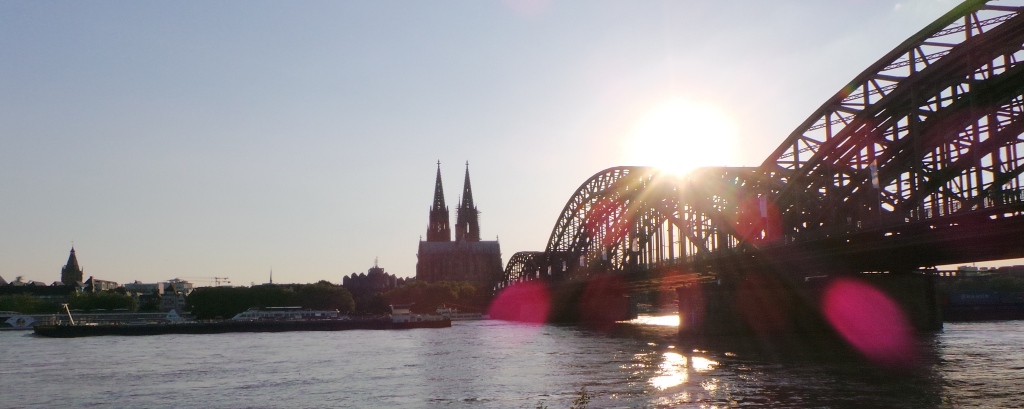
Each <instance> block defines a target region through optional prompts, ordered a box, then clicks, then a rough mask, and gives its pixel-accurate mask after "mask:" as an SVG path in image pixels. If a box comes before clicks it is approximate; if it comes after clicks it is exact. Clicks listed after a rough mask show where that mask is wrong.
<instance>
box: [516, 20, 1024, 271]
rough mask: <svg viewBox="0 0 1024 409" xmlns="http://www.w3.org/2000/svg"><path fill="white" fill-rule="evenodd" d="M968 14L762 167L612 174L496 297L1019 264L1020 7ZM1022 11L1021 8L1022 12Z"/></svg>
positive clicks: (583, 191) (566, 215)
mask: <svg viewBox="0 0 1024 409" xmlns="http://www.w3.org/2000/svg"><path fill="white" fill-rule="evenodd" d="M1010 3H1011V2H1003V1H968V2H965V3H963V4H961V5H960V6H958V7H957V8H955V9H954V10H952V11H950V12H949V13H947V14H946V15H944V16H942V17H941V18H939V19H938V20H936V21H935V22H933V23H932V24H930V25H929V26H928V27H926V28H925V29H923V30H921V31H920V32H918V33H917V34H915V35H914V36H912V37H911V38H909V39H907V40H906V41H904V42H903V43H902V44H900V45H899V46H897V47H896V48H895V49H894V50H893V51H891V52H889V53H888V54H886V55H885V56H884V57H882V58H881V59H880V60H878V61H877V62H875V63H874V64H872V65H871V66H870V67H868V68H867V69H866V70H865V71H864V72H862V73H861V74H860V75H858V76H857V77H856V78H854V79H853V80H852V81H851V82H850V83H849V85H848V86H846V87H844V88H843V89H841V90H840V91H839V92H837V93H836V94H835V95H834V96H833V97H832V98H830V99H828V100H827V101H826V102H825V103H824V104H823V105H822V106H821V107H820V108H818V109H817V110H816V111H814V113H812V114H811V115H810V116H809V117H808V118H807V120H805V121H804V122H803V123H801V124H800V126H799V127H797V129H796V130H795V131H793V132H792V133H791V134H790V135H789V136H788V137H787V138H786V140H785V141H784V142H783V143H782V144H781V145H780V146H779V147H778V148H777V149H776V150H775V151H774V152H773V153H772V154H771V155H770V156H769V157H768V158H767V159H766V160H765V161H764V162H763V163H762V164H761V166H759V167H751V168H703V169H698V170H696V171H694V172H692V173H691V174H689V175H686V176H684V177H675V176H671V175H667V174H662V173H660V172H658V171H657V170H656V169H652V168H645V167H615V168H610V169H606V170H604V171H602V172H599V173H598V174H596V175H594V176H592V177H591V178H590V179H589V180H587V181H586V182H584V183H583V184H582V185H581V186H580V187H579V189H577V191H576V192H575V193H574V194H573V195H572V197H571V198H570V199H569V202H568V203H567V204H566V205H565V207H564V208H563V210H562V213H561V214H560V216H559V218H558V221H557V222H556V224H555V227H554V229H553V230H552V233H551V236H550V238H549V241H548V244H547V247H546V249H545V251H543V252H522V253H516V254H515V255H513V257H512V258H511V259H510V260H509V262H508V265H507V267H506V271H505V279H504V283H503V284H502V285H508V284H510V283H514V282H518V281H523V280H531V279H539V278H547V279H571V278H573V277H576V276H585V275H588V274H590V272H592V271H598V270H600V271H603V272H607V271H619V272H638V271H651V270H657V269H661V270H672V271H676V272H679V273H681V274H682V273H719V274H720V273H726V272H735V271H742V270H743V269H744V268H750V266H752V265H757V266H760V267H761V268H765V267H766V266H767V267H768V268H774V269H792V270H800V271H810V270H842V271H902V270H908V269H913V268H917V267H922V266H934V265H937V264H949V263H958V262H969V261H980V260H990V259H999V258H1009V257H1024V245H1022V244H1024V240H1022V239H1021V238H1022V237H1024V221H1022V220H1024V178H1022V176H1021V174H1022V173H1024V166H1022V165H1024V158H1022V157H1021V155H1022V153H1024V150H1022V144H1024V140H1022V134H1024V120H1020V119H1021V118H1022V114H1024V63H1022V60H1024V58H1022V57H1024V15H1022V13H1021V11H1022V10H1024V5H1021V4H1016V5H1014V4H1010ZM1017 3H1020V2H1017Z"/></svg>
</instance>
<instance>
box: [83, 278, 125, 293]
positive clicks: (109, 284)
mask: <svg viewBox="0 0 1024 409" xmlns="http://www.w3.org/2000/svg"><path fill="white" fill-rule="evenodd" d="M117 287H120V285H119V284H117V283H116V282H113V281H107V280H97V279H95V278H93V277H92V276H89V279H88V280H85V283H84V291H86V292H90V293H95V292H101V291H108V290H113V289H115V288H117Z"/></svg>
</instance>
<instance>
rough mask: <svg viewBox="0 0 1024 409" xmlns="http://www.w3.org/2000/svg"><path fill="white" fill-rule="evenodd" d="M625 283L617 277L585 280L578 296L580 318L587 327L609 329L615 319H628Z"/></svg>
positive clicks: (601, 329) (613, 325)
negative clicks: (584, 285) (581, 292)
mask: <svg viewBox="0 0 1024 409" xmlns="http://www.w3.org/2000/svg"><path fill="white" fill-rule="evenodd" d="M627 295H628V294H627V291H626V283H625V282H624V281H623V280H622V279H621V278H619V277H598V278H595V279H592V280H590V281H589V282H587V287H586V288H585V289H584V290H583V295H582V296H581V297H580V305H579V310H580V318H581V319H582V321H583V323H584V324H585V325H587V326H588V327H591V328H593V329H597V330H599V331H610V330H611V329H613V328H614V327H615V322H616V321H624V320H628V319H629V299H628V298H626V296H627Z"/></svg>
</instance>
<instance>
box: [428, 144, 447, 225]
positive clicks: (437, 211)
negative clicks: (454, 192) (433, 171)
mask: <svg viewBox="0 0 1024 409" xmlns="http://www.w3.org/2000/svg"><path fill="white" fill-rule="evenodd" d="M427 241H452V232H451V229H450V228H449V227H448V206H446V205H445V204H444V187H443V186H442V185H441V161H437V180H436V181H435V182H434V204H433V205H432V206H431V207H430V224H429V225H428V226H427Z"/></svg>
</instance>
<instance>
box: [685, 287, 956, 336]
mask: <svg viewBox="0 0 1024 409" xmlns="http://www.w3.org/2000/svg"><path fill="white" fill-rule="evenodd" d="M676 292H677V295H678V298H679V334H680V336H681V337H682V338H683V339H684V340H687V339H688V340H695V341H699V340H702V339H705V338H708V337H716V336H753V337H758V338H772V337H775V336H788V335H794V334H823V333H832V334H835V333H836V332H837V331H840V332H841V331H843V330H845V329H846V327H848V326H851V325H853V326H864V328H873V327H876V326H879V325H891V326H899V327H901V328H905V329H907V330H909V331H912V332H926V331H935V330H939V329H941V328H942V319H941V316H940V315H939V306H938V299H937V296H936V292H935V278H934V277H932V276H930V275H925V274H857V275H849V276H836V277H814V278H798V279H791V278H785V277H782V276H781V275H776V274H763V273H755V274H747V275H744V276H743V277H742V278H737V279H731V280H730V279H723V280H719V281H715V282H710V283H700V284H691V285H689V286H684V287H680V288H678V289H677V290H676ZM857 320H859V321H857ZM857 328H861V327H857Z"/></svg>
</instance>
